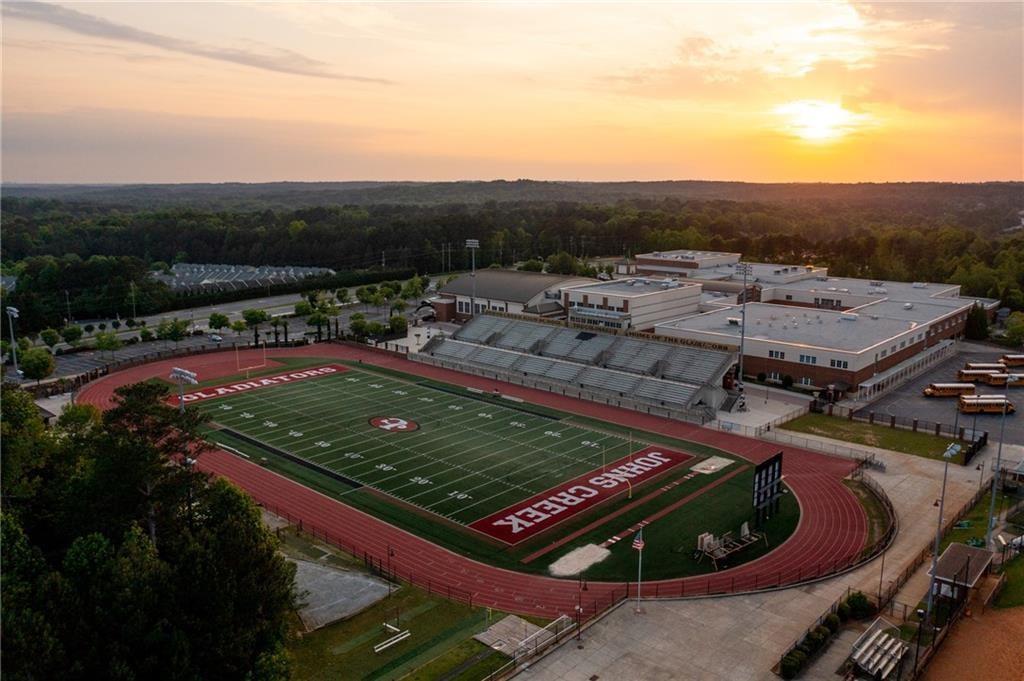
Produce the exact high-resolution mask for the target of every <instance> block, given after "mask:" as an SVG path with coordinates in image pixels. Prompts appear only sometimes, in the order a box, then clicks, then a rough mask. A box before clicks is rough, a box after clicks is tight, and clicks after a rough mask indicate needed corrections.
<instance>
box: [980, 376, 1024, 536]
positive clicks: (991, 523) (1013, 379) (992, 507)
mask: <svg viewBox="0 0 1024 681" xmlns="http://www.w3.org/2000/svg"><path fill="white" fill-rule="evenodd" d="M1022 380H1024V376H1021V374H1010V375H1009V376H1008V377H1007V378H1006V387H1007V388H1009V387H1010V386H1011V385H1013V384H1014V383H1020V382H1021V381H1022ZM1008 404H1009V402H1003V415H1002V417H1000V419H999V447H998V448H997V449H996V469H995V470H994V471H993V472H992V495H991V496H992V498H991V499H989V503H988V527H987V529H986V530H985V548H987V549H988V550H989V551H993V550H995V547H994V546H993V545H992V529H993V528H994V527H995V525H996V487H997V483H998V482H999V477H1000V475H1001V474H1002V471H1001V470H1000V469H1001V468H1002V462H1003V440H1004V439H1005V434H1006V407H1007V405H1008Z"/></svg>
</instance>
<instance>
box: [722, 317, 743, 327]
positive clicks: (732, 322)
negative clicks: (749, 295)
mask: <svg viewBox="0 0 1024 681" xmlns="http://www.w3.org/2000/svg"><path fill="white" fill-rule="evenodd" d="M741 321H742V320H741V319H740V318H739V317H726V318H725V322H726V324H729V325H730V326H739V325H740V322H741Z"/></svg>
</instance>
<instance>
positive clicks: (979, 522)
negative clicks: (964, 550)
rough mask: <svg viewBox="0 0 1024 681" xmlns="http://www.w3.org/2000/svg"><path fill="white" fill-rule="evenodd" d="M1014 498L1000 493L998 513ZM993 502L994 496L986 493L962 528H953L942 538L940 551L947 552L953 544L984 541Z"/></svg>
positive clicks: (972, 509) (962, 524)
mask: <svg viewBox="0 0 1024 681" xmlns="http://www.w3.org/2000/svg"><path fill="white" fill-rule="evenodd" d="M1012 500H1013V497H1009V496H1007V495H1006V494H1004V493H1002V492H1000V493H999V495H998V496H997V497H996V512H997V513H998V512H999V509H1000V508H1002V505H1003V504H1005V503H1012ZM991 501H992V494H991V493H986V494H985V495H984V496H982V497H981V499H980V500H979V501H978V503H976V504H975V505H974V506H972V507H971V510H970V511H968V512H967V515H965V516H964V517H963V520H961V521H960V522H959V523H958V525H960V527H953V528H952V529H951V530H950V531H949V532H947V533H946V534H945V536H943V537H942V543H941V544H940V551H945V550H946V547H947V546H949V545H950V544H952V543H953V542H959V543H961V544H968V543H970V542H971V540H974V541H975V542H977V541H984V540H985V530H986V528H987V527H988V525H987V521H986V519H987V518H988V507H989V504H990V503H991Z"/></svg>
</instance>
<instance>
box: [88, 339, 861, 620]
mask: <svg viewBox="0 0 1024 681" xmlns="http://www.w3.org/2000/svg"><path fill="white" fill-rule="evenodd" d="M270 352H271V353H272V356H277V357H281V356H287V357H302V356H307V357H326V358H337V359H348V360H353V361H355V360H361V361H362V362H365V363H367V364H374V365H377V366H382V367H388V368H392V369H396V370H399V371H403V372H405V373H408V374H413V375H417V376H422V377H426V378H432V379H436V380H440V381H444V382H447V383H453V384H457V385H463V386H467V387H475V388H480V389H482V390H485V391H493V390H494V389H495V388H497V389H499V390H501V391H502V392H503V393H505V394H508V395H514V396H516V397H520V398H522V399H524V400H526V401H528V402H533V403H535V404H542V405H546V406H550V407H552V408H555V409H558V410H560V411H563V412H567V413H576V414H580V415H583V416H588V417H591V418H596V419H601V420H606V421H609V422H613V423H618V424H622V425H625V426H628V427H631V428H636V429H638V430H647V431H652V432H657V433H661V434H664V435H668V436H671V437H676V438H680V439H683V440H691V441H694V442H699V443H703V444H706V445H709V446H712V447H717V448H719V449H723V450H725V451H728V452H730V453H732V454H736V455H738V456H740V457H743V458H744V459H747V460H749V461H751V462H753V463H758V462H760V461H763V460H764V459H766V458H768V457H769V456H771V455H772V454H774V453H775V452H776V451H778V449H779V447H778V445H775V444H771V443H767V442H762V441H760V440H755V439H752V438H746V437H741V436H738V435H733V434H731V433H724V432H720V431H715V430H710V429H707V428H702V427H700V426H696V425H692V424H687V423H680V422H678V421H673V420H670V419H667V418H663V417H660V416H652V415H649V414H641V413H638V412H634V411H630V410H626V409H620V408H618V407H611V406H607V405H602V404H595V403H592V402H586V401H582V400H578V399H575V398H569V397H565V396H562V395H558V394H554V393H549V392H545V391H542V390H536V389H533V388H526V387H522V386H517V385H512V384H508V383H502V382H499V381H495V380H490V379H486V378H481V377H479V376H471V375H468V374H462V373H459V372H456V371H451V370H448V369H442V368H439V367H434V366H430V365H426V364H421V363H419V362H412V361H409V360H407V359H405V358H402V357H398V356H395V355H391V354H387V353H383V352H380V351H375V350H371V349H368V348H367V349H364V348H360V347H356V346H349V345H337V344H321V345H315V346H306V347H300V348H290V349H284V350H273V351H270ZM241 354H242V355H243V357H242V359H250V358H251V359H254V360H255V359H259V358H260V357H261V356H262V355H261V354H258V353H255V352H252V351H247V352H243V353H241ZM235 362H236V359H235V357H234V355H233V354H231V355H229V354H227V353H221V354H208V355H196V356H193V357H185V358H178V359H173V360H164V361H160V362H154V363H152V364H145V365H142V366H138V367H133V368H130V369H126V370H124V371H120V372H116V373H113V374H110V375H108V376H105V377H103V378H100V379H98V380H96V381H94V382H92V383H90V384H89V385H88V386H86V387H85V388H84V389H83V390H82V391H81V393H80V394H79V395H78V398H77V401H78V402H81V403H90V404H95V405H96V406H98V407H100V408H107V407H109V406H110V405H111V404H112V394H113V391H114V389H115V388H117V387H118V386H121V385H125V384H127V383H134V382H137V381H141V380H144V379H147V378H151V377H154V376H164V375H166V374H167V373H168V372H169V371H170V369H171V367H173V366H184V367H186V368H188V369H190V370H192V371H195V372H197V373H198V374H199V375H200V377H201V378H202V380H209V379H212V378H217V377H220V376H227V375H231V374H234V373H236V368H235V367H236V364H235ZM785 453H786V456H785V458H784V463H783V473H784V474H785V476H786V484H787V485H788V486H789V488H790V490H791V491H792V492H793V494H794V495H795V496H796V498H797V500H798V502H799V504H800V521H799V523H798V525H797V528H796V531H795V532H794V533H793V534H792V535H791V536H790V538H789V539H788V540H786V541H785V542H784V543H783V544H782V545H780V546H778V547H777V548H775V549H774V550H773V551H771V552H770V553H768V554H767V555H765V556H763V557H762V558H759V559H758V560H755V561H752V562H750V563H746V564H744V565H740V566H738V567H735V568H730V569H727V570H722V571H721V572H717V573H715V574H712V575H701V576H696V577H687V578H682V579H671V580H663V581H658V582H644V584H643V592H642V593H643V595H644V596H660V597H677V596H695V595H700V594H705V593H724V592H736V591H749V590H754V589H759V588H766V587H770V586H775V585H779V584H791V583H795V582H798V581H801V580H807V579H809V578H814V577H817V576H819V575H824V574H828V573H830V572H833V571H835V570H838V569H842V568H844V567H846V566H848V565H850V564H852V563H853V562H854V561H856V560H857V558H858V557H859V555H860V551H861V549H862V547H863V546H864V543H865V540H866V538H867V517H866V515H865V513H864V510H863V508H862V507H861V505H860V503H859V502H858V501H857V498H856V497H855V496H854V495H853V493H852V492H850V490H849V489H847V487H846V486H845V485H843V484H842V480H843V478H844V477H845V476H847V475H848V474H849V473H850V472H851V471H852V470H853V469H854V466H855V464H854V463H853V462H851V461H848V460H843V459H836V458H832V457H828V456H825V455H823V454H818V453H816V452H812V451H809V450H804V449H798V448H791V447H787V448H785ZM200 466H201V467H202V468H204V469H205V470H208V471H210V472H212V473H215V474H218V475H223V476H225V477H227V478H229V479H231V480H232V481H234V482H235V483H236V484H237V485H239V486H240V487H242V488H243V489H245V490H246V491H247V492H249V493H250V494H251V495H252V496H253V497H254V498H255V499H256V500H257V501H258V502H259V503H261V504H263V505H264V506H267V507H269V508H272V509H276V510H277V511H278V512H282V513H283V514H286V515H288V516H290V517H291V518H293V519H294V518H301V519H302V520H303V523H304V525H305V526H306V528H307V529H310V528H311V527H316V528H319V529H320V530H321V531H326V532H328V533H329V534H330V535H332V536H333V537H335V538H337V539H338V540H340V541H341V542H344V543H346V544H349V545H353V546H356V547H358V548H359V551H362V552H364V553H365V554H367V555H369V556H371V557H373V558H383V557H385V556H387V550H388V547H391V548H392V549H393V550H394V555H393V556H392V558H391V564H392V566H393V568H394V569H395V570H396V571H397V572H398V573H399V574H402V575H405V574H409V573H415V574H416V577H417V580H416V581H417V582H424V581H426V580H427V579H429V580H430V581H431V583H432V584H434V585H438V584H440V585H447V586H451V587H452V588H455V589H459V590H464V591H466V592H468V593H469V594H472V601H473V603H474V604H480V605H485V606H488V607H492V608H497V609H500V610H504V611H506V612H515V613H521V614H528V615H540V616H544V617H554V616H557V615H559V614H567V615H573V613H574V612H575V608H576V606H577V604H578V603H579V598H580V593H579V591H578V588H579V587H578V583H577V581H576V580H574V579H555V578H552V577H544V576H540V575H530V574H524V573H520V572H514V571H512V570H506V569H502V568H497V567H493V566H490V565H486V564H483V563H480V562H477V561H475V560H472V559H470V558H467V557H465V556H462V555H459V554H456V553H454V552H452V551H449V550H447V549H445V548H442V547H440V546H437V545H435V544H432V543H430V542H429V541H427V540H425V539H422V538H420V537H418V536H416V535H413V534H411V533H409V532H406V531H404V530H401V529H399V528H396V527H393V526H392V525H389V524H388V523H386V522H384V521H383V520H379V519H377V518H374V517H373V516H370V515H368V514H366V513H363V512H362V511H359V510H357V509H355V508H352V507H350V506H346V505H344V504H342V503H340V502H337V501H335V500H333V499H331V498H329V497H327V496H324V495H322V494H320V493H318V492H316V491H313V490H311V489H309V488H307V487H304V486H302V485H300V484H298V483H296V482H293V481H291V480H289V479H288V478H285V477H283V476H280V475H278V474H276V473H273V472H271V471H269V470H267V469H265V468H263V467H261V466H259V465H257V464H254V463H251V462H249V461H246V460H244V459H242V458H239V457H237V456H234V455H232V454H229V453H227V452H224V451H220V450H217V451H213V452H210V453H207V454H204V455H203V457H202V459H201V461H200ZM635 586H636V585H635V584H633V585H632V587H630V586H628V585H626V584H623V583H609V582H590V583H589V585H588V591H587V592H586V594H585V596H584V600H583V604H584V607H585V608H586V609H587V610H588V613H587V614H588V616H589V614H590V612H592V611H593V610H592V608H594V609H597V608H598V607H600V608H603V607H606V606H607V605H609V604H610V601H611V600H612V599H613V598H616V597H621V596H622V595H623V594H624V593H625V590H626V589H628V588H632V589H635ZM631 593H632V594H634V595H635V591H632V592H631ZM588 601H590V605H589V606H588ZM598 602H600V603H601V605H600V606H597V603H598Z"/></svg>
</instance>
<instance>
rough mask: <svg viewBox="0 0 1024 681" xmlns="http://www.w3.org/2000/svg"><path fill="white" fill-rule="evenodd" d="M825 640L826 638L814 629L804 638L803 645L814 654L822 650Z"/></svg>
mask: <svg viewBox="0 0 1024 681" xmlns="http://www.w3.org/2000/svg"><path fill="white" fill-rule="evenodd" d="M825 638H826V637H825V636H822V635H821V634H819V633H818V630H817V629H814V630H813V631H811V633H809V634H807V636H804V641H803V644H804V646H805V647H806V648H807V649H808V650H810V651H811V654H814V653H816V652H818V651H819V650H820V649H821V646H822V645H823V644H824V643H825Z"/></svg>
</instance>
